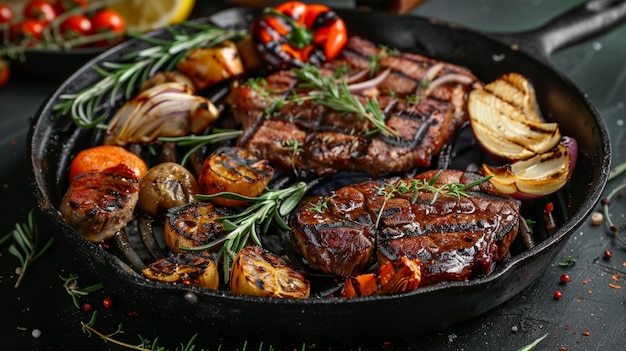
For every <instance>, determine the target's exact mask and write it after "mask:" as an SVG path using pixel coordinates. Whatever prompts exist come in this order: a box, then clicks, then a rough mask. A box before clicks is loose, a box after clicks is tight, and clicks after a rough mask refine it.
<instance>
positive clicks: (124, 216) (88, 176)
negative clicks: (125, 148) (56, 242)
mask: <svg viewBox="0 0 626 351" xmlns="http://www.w3.org/2000/svg"><path fill="white" fill-rule="evenodd" d="M138 200H139V179H137V177H136V176H135V173H134V172H133V171H132V170H131V169H130V168H128V167H127V166H125V165H123V164H121V165H119V166H116V167H112V168H108V169H106V170H104V171H98V172H86V173H82V174H80V175H78V176H76V177H75V178H74V180H73V181H72V183H71V184H70V187H69V189H68V190H67V192H66V193H65V195H64V196H63V199H62V201H61V206H60V208H59V210H60V212H61V216H62V217H63V219H64V220H65V222H67V224H69V225H70V226H71V227H72V228H74V229H75V230H76V231H77V232H78V233H79V234H80V235H82V236H83V237H85V238H86V239H87V240H89V241H92V242H101V241H104V240H107V239H110V238H111V237H113V235H114V234H115V233H116V232H117V231H118V230H120V229H122V228H123V227H124V226H125V225H126V223H128V222H129V221H130V220H131V219H132V215H133V211H134V209H135V205H136V204H137V201H138Z"/></svg>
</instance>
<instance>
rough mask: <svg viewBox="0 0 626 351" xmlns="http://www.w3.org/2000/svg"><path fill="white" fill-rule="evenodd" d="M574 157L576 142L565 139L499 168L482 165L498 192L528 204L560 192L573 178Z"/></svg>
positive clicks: (568, 138) (575, 157)
mask: <svg viewBox="0 0 626 351" xmlns="http://www.w3.org/2000/svg"><path fill="white" fill-rule="evenodd" d="M577 154H578V144H577V143H576V140H575V139H573V138H570V137H564V138H563V140H562V141H561V143H559V144H558V145H557V146H556V147H555V148H553V149H552V150H550V151H549V152H546V153H543V154H540V155H536V156H534V157H532V158H530V159H527V160H522V161H517V162H514V163H512V164H508V165H505V166H500V167H491V166H489V165H486V164H483V166H482V170H483V172H484V173H485V175H493V177H492V178H491V179H489V181H490V182H491V184H493V186H494V187H495V188H496V189H497V190H498V191H500V192H501V193H503V194H507V195H511V196H513V197H514V198H517V199H520V200H527V199H532V198H537V197H541V196H545V195H549V194H552V193H554V192H555V191H557V190H559V189H561V188H562V187H563V186H564V185H565V184H566V183H567V181H568V180H569V178H570V177H571V175H572V172H573V170H574V167H575V165H576V160H577Z"/></svg>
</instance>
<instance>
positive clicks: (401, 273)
mask: <svg viewBox="0 0 626 351" xmlns="http://www.w3.org/2000/svg"><path fill="white" fill-rule="evenodd" d="M421 277H422V275H421V269H420V260H419V259H418V258H414V259H409V258H407V257H401V258H400V259H399V260H398V261H397V262H395V263H393V262H391V261H387V262H386V263H385V264H383V265H382V266H380V267H379V268H378V269H377V270H376V272H374V273H364V274H360V275H358V276H356V277H352V276H351V277H347V278H346V283H345V285H344V287H343V290H342V291H341V296H343V297H357V296H370V295H388V294H397V293H401V292H407V291H411V290H415V289H417V288H418V287H419V284H420V280H421Z"/></svg>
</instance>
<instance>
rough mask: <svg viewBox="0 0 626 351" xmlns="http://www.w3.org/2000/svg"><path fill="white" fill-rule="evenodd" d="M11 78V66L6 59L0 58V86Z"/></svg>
mask: <svg viewBox="0 0 626 351" xmlns="http://www.w3.org/2000/svg"><path fill="white" fill-rule="evenodd" d="M9 78H11V67H9V63H8V62H7V61H6V60H3V59H1V58H0V87H1V86H3V85H5V84H7V82H8V81H9Z"/></svg>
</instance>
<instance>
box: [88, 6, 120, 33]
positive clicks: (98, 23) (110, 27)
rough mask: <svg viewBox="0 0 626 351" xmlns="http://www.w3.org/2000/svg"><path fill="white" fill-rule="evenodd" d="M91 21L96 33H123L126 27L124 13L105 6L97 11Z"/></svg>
mask: <svg viewBox="0 0 626 351" xmlns="http://www.w3.org/2000/svg"><path fill="white" fill-rule="evenodd" d="M91 21H92V23H93V30H94V32H96V33H102V32H113V33H116V34H121V33H123V32H124V30H125V29H126V24H125V23H124V18H123V17H122V15H120V14H119V13H118V12H117V11H115V10H113V9H109V8H104V9H102V10H100V11H98V12H96V14H95V15H93V18H92V19H91Z"/></svg>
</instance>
